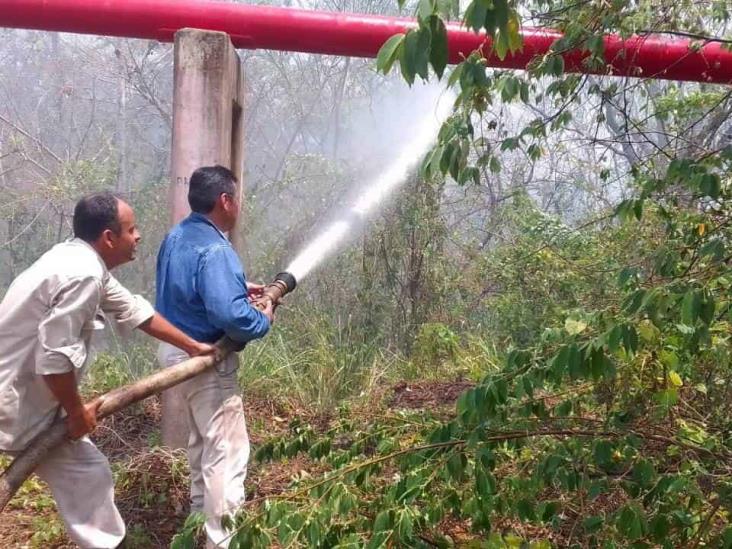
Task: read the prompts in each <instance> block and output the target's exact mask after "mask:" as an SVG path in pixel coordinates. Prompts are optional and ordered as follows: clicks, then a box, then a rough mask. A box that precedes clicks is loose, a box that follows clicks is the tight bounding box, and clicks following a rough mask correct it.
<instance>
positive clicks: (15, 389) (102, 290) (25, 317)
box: [0, 239, 155, 450]
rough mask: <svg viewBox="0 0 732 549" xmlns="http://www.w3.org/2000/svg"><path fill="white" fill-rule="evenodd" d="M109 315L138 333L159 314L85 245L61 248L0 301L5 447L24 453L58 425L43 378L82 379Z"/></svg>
mask: <svg viewBox="0 0 732 549" xmlns="http://www.w3.org/2000/svg"><path fill="white" fill-rule="evenodd" d="M105 313H106V314H107V315H109V317H110V320H113V321H114V322H115V324H116V326H118V327H119V328H120V329H121V330H122V331H123V332H128V331H129V332H131V331H132V330H133V329H134V328H136V327H138V326H139V325H140V324H142V323H143V322H145V321H146V320H147V319H149V318H150V317H152V316H153V314H154V313H155V311H154V310H153V308H152V306H151V305H150V303H148V302H147V301H146V300H145V299H143V298H142V297H140V296H134V295H132V294H131V293H130V292H129V291H127V290H126V289H125V288H124V287H123V286H122V285H121V284H120V283H119V282H117V280H116V279H115V278H114V277H113V276H112V275H111V274H110V273H109V271H108V270H107V268H106V266H105V265H104V262H103V261H102V259H101V257H99V255H98V254H97V252H96V251H95V250H94V248H92V247H91V246H90V245H89V244H87V243H86V242H84V241H83V240H80V239H73V240H69V241H67V242H63V243H61V244H57V245H55V246H54V247H53V248H51V249H50V250H49V251H47V252H46V253H45V254H43V255H42V256H41V257H40V258H39V259H38V260H37V261H36V262H35V263H34V264H33V265H31V266H30V267H29V268H28V269H26V270H25V271H23V272H22V273H21V274H20V275H19V276H18V277H17V278H16V279H15V280H14V281H13V283H12V284H11V285H10V288H8V291H7V293H6V294H5V297H4V298H3V300H2V302H1V303H0V449H3V450H22V449H23V448H25V446H26V445H27V444H28V442H29V441H30V440H31V439H32V438H33V437H35V436H36V435H37V434H39V433H40V432H41V431H43V430H44V429H45V428H46V427H48V425H49V424H50V423H51V422H52V421H53V419H54V417H55V415H56V413H57V412H58V410H59V403H58V401H57V400H56V398H55V397H54V396H53V394H52V393H51V391H50V390H49V389H48V386H47V385H46V383H45V382H44V381H43V378H42V376H43V375H46V374H62V373H66V372H72V371H73V372H74V373H75V375H76V379H77V380H80V379H81V377H82V376H83V374H84V372H85V370H86V366H87V365H88V364H89V363H91V361H92V356H91V355H92V354H93V344H94V340H95V339H97V338H96V336H97V335H98V334H99V332H100V330H102V329H103V328H104V324H105V316H104V314H105Z"/></svg>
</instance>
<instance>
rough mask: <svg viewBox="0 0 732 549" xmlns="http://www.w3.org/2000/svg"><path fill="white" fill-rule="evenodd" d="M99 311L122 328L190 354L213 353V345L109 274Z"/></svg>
mask: <svg viewBox="0 0 732 549" xmlns="http://www.w3.org/2000/svg"><path fill="white" fill-rule="evenodd" d="M101 306H102V310H103V311H104V312H106V313H109V314H111V315H112V316H114V318H115V320H116V321H117V325H118V326H120V327H122V328H123V329H124V330H131V329H134V328H139V329H141V330H142V331H143V332H145V333H146V334H149V335H151V336H153V337H154V338H156V339H159V340H161V341H165V342H166V343H170V344H171V345H175V346H176V347H178V348H179V349H181V350H182V351H185V352H186V353H188V354H189V355H191V356H198V355H202V354H207V353H211V352H213V346H212V345H208V344H207V343H199V342H198V341H196V340H194V339H192V338H190V337H189V336H187V335H186V334H184V333H183V332H181V331H180V330H179V329H178V328H176V327H175V326H173V325H172V324H171V323H170V322H168V321H167V320H166V319H165V318H164V317H163V316H162V315H161V314H160V313H156V312H155V309H153V307H152V305H150V303H148V302H147V300H145V299H144V298H142V297H140V296H137V295H133V294H132V293H130V291H129V290H127V288H125V287H124V286H122V284H120V283H119V282H118V281H117V279H116V278H114V277H113V276H112V275H109V279H108V280H107V281H106V284H105V286H104V294H103V296H102V304H101Z"/></svg>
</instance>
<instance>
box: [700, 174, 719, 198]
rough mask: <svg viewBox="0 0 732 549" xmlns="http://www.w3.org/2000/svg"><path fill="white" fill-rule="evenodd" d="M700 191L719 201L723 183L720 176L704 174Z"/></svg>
mask: <svg viewBox="0 0 732 549" xmlns="http://www.w3.org/2000/svg"><path fill="white" fill-rule="evenodd" d="M699 190H700V191H701V193H702V194H703V195H706V196H709V197H710V198H713V199H715V200H716V199H717V198H719V194H720V192H721V190H722V183H721V181H720V179H719V176H718V175H717V174H715V173H707V174H704V175H703V176H702V178H701V181H700V183H699Z"/></svg>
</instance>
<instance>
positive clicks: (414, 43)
mask: <svg viewBox="0 0 732 549" xmlns="http://www.w3.org/2000/svg"><path fill="white" fill-rule="evenodd" d="M419 37H420V35H419V31H417V30H410V31H409V32H408V33H407V35H406V36H405V37H404V43H403V45H402V48H401V55H400V56H399V67H400V69H401V71H402V76H403V77H404V80H406V81H407V83H408V84H409V85H410V86H411V85H412V84H414V76H415V75H416V74H417V61H416V58H417V50H418V47H419Z"/></svg>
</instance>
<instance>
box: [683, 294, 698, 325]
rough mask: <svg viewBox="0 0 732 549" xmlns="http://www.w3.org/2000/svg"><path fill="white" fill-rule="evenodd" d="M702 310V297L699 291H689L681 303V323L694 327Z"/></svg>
mask: <svg viewBox="0 0 732 549" xmlns="http://www.w3.org/2000/svg"><path fill="white" fill-rule="evenodd" d="M700 310H701V295H700V293H699V292H698V291H697V290H689V291H688V292H686V294H684V298H683V300H682V301H681V322H682V323H684V324H686V325H687V326H693V325H694V323H695V322H696V319H697V318H699V311H700Z"/></svg>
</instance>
